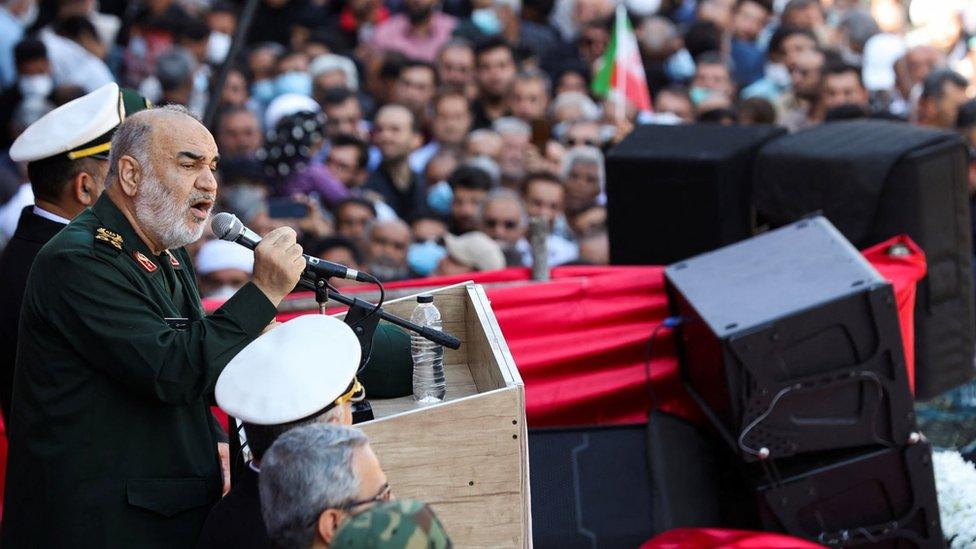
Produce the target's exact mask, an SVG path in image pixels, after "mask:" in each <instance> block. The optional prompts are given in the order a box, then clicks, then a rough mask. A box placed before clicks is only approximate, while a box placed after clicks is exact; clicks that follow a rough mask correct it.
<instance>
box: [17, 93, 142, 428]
mask: <svg viewBox="0 0 976 549" xmlns="http://www.w3.org/2000/svg"><path fill="white" fill-rule="evenodd" d="M145 107H146V100H145V99H144V98H143V97H142V96H140V95H138V94H136V93H135V92H132V91H129V90H122V89H119V87H118V85H116V84H106V85H105V86H102V87H101V88H99V89H97V90H95V91H93V92H91V93H89V94H88V95H85V96H83V97H79V98H78V99H75V100H74V101H71V102H69V103H65V104H64V105H63V106H61V107H59V108H57V109H55V110H53V111H51V112H50V113H48V114H47V115H45V116H43V117H42V118H41V119H39V120H38V121H37V122H35V123H34V124H31V125H30V126H29V127H28V128H27V129H26V130H25V131H24V133H22V134H21V135H20V136H19V137H18V138H17V140H16V141H15V142H14V144H13V146H12V147H11V148H10V157H11V158H12V159H13V160H14V161H17V162H26V163H27V173H28V175H29V176H30V180H31V190H32V191H33V194H34V202H35V204H34V205H33V206H28V207H26V208H24V210H23V211H22V212H21V214H20V221H19V223H18V224H17V230H16V232H14V234H13V237H12V238H11V239H10V243H9V244H8V245H7V247H6V249H5V250H4V252H3V255H2V256H0V311H2V312H0V406H2V408H3V417H4V419H5V420H6V421H8V422H9V421H10V400H11V393H12V392H13V374H14V355H15V353H16V350H17V339H18V338H17V333H18V327H17V323H18V320H19V318H20V309H21V304H22V302H23V299H24V288H25V287H26V285H27V274H28V272H30V268H31V265H32V264H33V263H34V258H35V257H36V256H37V253H38V252H39V251H40V250H41V247H42V246H44V244H46V243H47V241H48V240H50V239H51V238H52V237H54V235H55V234H57V233H58V231H60V230H61V229H62V228H63V227H64V226H65V225H67V224H68V222H69V221H71V220H72V219H74V218H75V216H77V215H78V214H79V213H81V212H82V211H84V210H85V208H87V207H89V206H91V205H92V204H94V203H95V201H96V200H97V199H98V197H99V196H101V194H102V191H103V190H105V175H106V174H107V173H108V151H109V144H110V141H111V139H112V134H113V133H114V132H115V128H116V127H117V126H118V125H119V123H121V122H122V120H123V119H124V118H125V116H126V115H127V114H132V113H134V112H136V111H139V110H142V109H144V108H145ZM8 425H9V423H8Z"/></svg>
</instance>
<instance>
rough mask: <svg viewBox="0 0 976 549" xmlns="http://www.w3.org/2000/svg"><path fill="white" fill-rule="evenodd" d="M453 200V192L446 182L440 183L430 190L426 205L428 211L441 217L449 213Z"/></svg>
mask: <svg viewBox="0 0 976 549" xmlns="http://www.w3.org/2000/svg"><path fill="white" fill-rule="evenodd" d="M453 200H454V192H453V191H452V190H451V186H450V185H448V183H447V181H440V182H438V183H437V184H435V185H434V186H433V187H431V188H430V191H429V192H428V193H427V205H428V206H430V209H432V210H434V211H435V212H436V213H439V214H441V215H447V214H449V213H451V202H452V201H453Z"/></svg>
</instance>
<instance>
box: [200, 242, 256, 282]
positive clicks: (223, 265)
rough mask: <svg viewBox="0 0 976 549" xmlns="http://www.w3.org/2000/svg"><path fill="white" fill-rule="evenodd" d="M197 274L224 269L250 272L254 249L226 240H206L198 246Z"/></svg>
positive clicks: (206, 273)
mask: <svg viewBox="0 0 976 549" xmlns="http://www.w3.org/2000/svg"><path fill="white" fill-rule="evenodd" d="M195 264H196V268H197V274H198V275H201V276H203V275H208V274H210V273H213V272H217V271H222V270H224V269H237V270H239V271H245V272H247V273H251V272H252V271H253V270H254V251H253V250H250V249H248V248H245V247H244V246H241V245H240V244H237V243H234V242H228V241H227V240H208V241H207V242H205V243H204V244H203V246H200V250H199V251H198V252H197V257H196V259H195Z"/></svg>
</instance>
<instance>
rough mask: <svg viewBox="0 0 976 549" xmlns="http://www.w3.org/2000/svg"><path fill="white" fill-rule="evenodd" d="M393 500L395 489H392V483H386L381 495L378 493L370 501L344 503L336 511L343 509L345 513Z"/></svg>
mask: <svg viewBox="0 0 976 549" xmlns="http://www.w3.org/2000/svg"><path fill="white" fill-rule="evenodd" d="M391 499H393V489H392V488H390V483H389V482H386V483H384V484H383V486H382V487H380V491H379V493H377V494H376V495H375V496H373V497H371V498H369V499H360V500H354V501H350V502H349V503H344V504H342V505H340V506H338V507H336V509H341V510H343V511H351V510H352V509H355V508H356V507H359V506H361V505H375V504H377V503H384V502H387V501H390V500H391Z"/></svg>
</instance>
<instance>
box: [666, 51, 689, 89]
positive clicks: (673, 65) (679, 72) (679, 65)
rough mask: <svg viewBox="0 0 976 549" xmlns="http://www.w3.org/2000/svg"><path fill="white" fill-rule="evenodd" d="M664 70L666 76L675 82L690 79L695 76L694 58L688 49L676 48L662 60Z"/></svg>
mask: <svg viewBox="0 0 976 549" xmlns="http://www.w3.org/2000/svg"><path fill="white" fill-rule="evenodd" d="M664 72H665V73H666V74H667V75H668V78H670V79H671V80H674V81H676V82H684V81H686V80H691V77H692V76H695V60H694V59H692V57H691V54H690V53H688V50H686V49H681V50H678V51H677V52H675V53H674V54H673V55H672V56H671V57H668V60H667V61H665V62H664Z"/></svg>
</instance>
